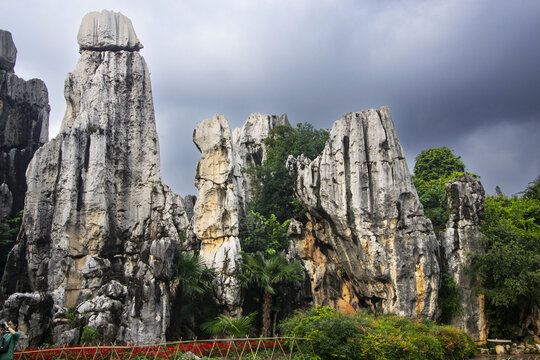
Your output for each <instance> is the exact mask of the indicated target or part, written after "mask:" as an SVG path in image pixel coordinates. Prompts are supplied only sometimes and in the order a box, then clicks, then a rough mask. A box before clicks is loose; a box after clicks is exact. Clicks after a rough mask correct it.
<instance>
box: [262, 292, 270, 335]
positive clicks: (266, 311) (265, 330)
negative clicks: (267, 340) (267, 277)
mask: <svg viewBox="0 0 540 360" xmlns="http://www.w3.org/2000/svg"><path fill="white" fill-rule="evenodd" d="M271 306H272V294H270V293H269V292H268V291H266V290H264V295H263V304H262V311H263V313H262V315H263V323H262V336H263V337H268V336H269V333H270V312H271V310H272V308H271Z"/></svg>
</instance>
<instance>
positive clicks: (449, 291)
mask: <svg viewBox="0 0 540 360" xmlns="http://www.w3.org/2000/svg"><path fill="white" fill-rule="evenodd" d="M437 305H438V307H439V312H440V314H441V315H440V318H439V321H440V322H441V323H442V324H449V323H450V321H451V320H452V317H454V316H459V315H461V314H462V313H463V305H462V304H461V302H460V300H459V287H458V285H457V284H456V281H455V280H454V277H453V276H452V275H451V274H449V273H447V272H443V274H442V276H441V287H440V288H439V298H438V299H437Z"/></svg>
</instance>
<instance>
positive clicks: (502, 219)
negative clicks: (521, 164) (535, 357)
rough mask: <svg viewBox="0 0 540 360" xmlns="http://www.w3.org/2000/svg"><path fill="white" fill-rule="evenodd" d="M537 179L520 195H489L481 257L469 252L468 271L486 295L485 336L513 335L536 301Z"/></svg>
mask: <svg viewBox="0 0 540 360" xmlns="http://www.w3.org/2000/svg"><path fill="white" fill-rule="evenodd" d="M539 183H540V177H538V178H537V179H536V180H535V181H534V182H533V183H531V184H530V185H529V187H528V188H527V189H526V190H525V191H524V192H523V193H522V194H523V197H521V198H518V197H512V198H508V197H506V196H504V195H499V196H488V197H487V198H486V205H485V209H484V213H483V217H484V222H483V224H482V226H481V231H482V234H483V235H484V237H483V245H484V249H485V253H484V254H482V253H475V254H472V257H473V259H472V260H473V268H472V270H473V271H471V272H472V273H474V274H476V276H477V277H478V279H479V281H480V285H481V286H480V288H479V289H478V291H479V292H480V293H482V294H485V295H486V300H487V306H486V311H487V313H488V317H489V326H490V336H492V337H509V338H514V337H515V330H516V328H517V327H518V326H519V321H520V320H522V316H523V315H524V314H525V315H526V314H529V313H530V311H531V309H532V306H533V305H535V304H538V299H540V198H539V189H540V186H539Z"/></svg>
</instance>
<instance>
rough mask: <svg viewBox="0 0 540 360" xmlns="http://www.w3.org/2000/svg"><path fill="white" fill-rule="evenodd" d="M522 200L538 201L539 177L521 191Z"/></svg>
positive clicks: (539, 195)
mask: <svg viewBox="0 0 540 360" xmlns="http://www.w3.org/2000/svg"><path fill="white" fill-rule="evenodd" d="M523 198H525V199H536V200H540V176H538V177H537V178H536V180H534V181H533V182H531V183H529V186H527V188H526V189H525V191H523Z"/></svg>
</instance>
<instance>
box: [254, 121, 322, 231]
mask: <svg viewBox="0 0 540 360" xmlns="http://www.w3.org/2000/svg"><path fill="white" fill-rule="evenodd" d="M328 137H329V133H328V131H326V130H324V129H322V130H316V129H315V128H314V127H313V126H312V125H311V124H308V123H304V124H298V126H297V127H296V128H293V127H290V126H286V125H281V126H276V127H275V128H274V129H272V130H270V133H269V134H268V137H267V138H266V139H265V140H264V144H265V146H266V159H265V160H264V161H263V163H262V165H256V164H252V165H251V166H249V167H248V169H247V174H248V176H249V178H250V185H251V186H250V204H249V206H250V209H251V210H253V211H255V212H258V213H260V214H261V215H263V216H264V217H265V218H267V219H268V218H270V217H271V216H272V214H274V215H275V216H276V218H277V221H279V222H280V223H283V222H284V221H285V220H287V219H290V218H291V217H294V216H295V215H297V214H302V213H303V209H302V206H301V205H300V204H299V203H298V201H297V200H296V199H295V196H294V189H293V181H292V179H291V177H290V176H289V173H288V171H287V168H286V167H285V164H286V162H287V157H288V156H289V155H293V156H299V155H301V154H304V155H305V156H307V157H308V158H310V159H314V158H315V157H317V156H318V155H319V154H320V153H321V152H322V150H323V149H324V145H325V143H326V140H328Z"/></svg>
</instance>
